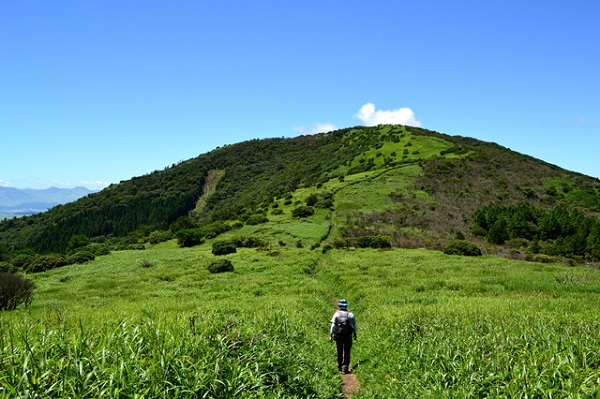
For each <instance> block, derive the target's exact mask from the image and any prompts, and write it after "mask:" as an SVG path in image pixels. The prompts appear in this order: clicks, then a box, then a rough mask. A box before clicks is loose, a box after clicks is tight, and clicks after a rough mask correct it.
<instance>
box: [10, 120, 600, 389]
mask: <svg viewBox="0 0 600 399" xmlns="http://www.w3.org/2000/svg"><path fill="white" fill-rule="evenodd" d="M599 212H600V183H599V182H598V180H597V179H592V178H590V177H586V176H583V175H579V174H576V173H572V172H567V171H564V170H562V169H560V168H557V167H556V166H553V165H549V164H546V163H544V162H542V161H539V160H536V159H533V158H531V157H527V156H524V155H521V154H516V153H514V152H512V151H510V150H508V149H506V148H503V147H501V146H499V145H497V144H494V143H484V142H480V141H477V140H474V139H469V138H464V137H460V136H448V135H444V134H440V133H436V132H431V131H426V130H423V129H418V128H411V127H405V126H378V127H369V128H362V127H357V128H350V129H343V130H339V131H336V132H332V133H328V134H320V135H315V136H303V137H298V138H293V139H269V140H251V141H248V142H244V143H239V144H236V145H232V146H225V147H223V148H218V149H216V150H214V151H212V152H210V153H207V154H203V155H201V156H199V157H197V158H195V159H192V160H188V161H185V162H182V163H180V164H178V165H172V166H171V167H169V168H166V169H165V170H164V171H156V172H153V173H151V174H149V175H146V176H142V177H137V178H134V179H132V180H130V181H126V182H122V183H120V184H118V185H113V186H111V187H109V188H107V189H105V190H103V191H102V192H100V193H97V194H94V195H90V196H88V197H86V198H82V199H81V200H79V201H77V202H75V203H72V204H67V205H64V206H59V207H56V208H53V209H52V210H51V211H49V212H45V213H43V214H38V215H35V216H31V217H24V218H19V219H12V220H9V221H4V222H2V223H0V272H3V273H6V274H7V275H9V276H10V278H13V277H14V276H27V279H28V280H29V279H31V281H32V282H33V283H34V284H35V286H36V287H37V289H36V291H35V297H32V296H30V297H28V298H27V299H26V300H24V301H22V302H21V303H19V304H17V306H12V305H11V307H10V308H11V309H12V310H11V311H4V312H1V313H0V370H2V371H0V399H1V398H12V397H39V396H44V397H57V398H59V397H60V398H62V397H115V398H116V397H144V398H159V397H165V396H168V397H172V398H195V397H203V396H204V397H219V398H234V397H235V398H238V397H242V398H243V397H247V398H268V397H273V398H275V397H287V398H294V397H296V398H309V397H313V398H330V397H339V395H340V392H341V380H340V379H339V378H336V374H335V365H334V348H333V347H332V346H331V345H329V343H328V341H327V331H328V327H329V320H330V317H331V314H332V312H333V306H334V303H335V301H334V298H341V297H344V298H347V299H348V300H349V301H350V307H351V309H352V310H353V311H354V312H355V313H356V314H357V317H358V322H359V341H358V342H357V344H356V346H355V348H356V349H355V350H354V354H353V358H354V368H355V372H356V375H357V376H358V377H359V379H360V381H361V386H362V390H361V392H360V393H358V394H357V395H356V397H358V398H361V397H364V398H372V397H415V398H444V397H447V398H482V397H488V398H500V397H542V398H545V397H548V398H550V397H600V392H599V388H598V381H599V380H600V372H599V371H598V370H599V369H600V368H599V367H600V355H599V353H600V350H599V349H600V343H599V341H598V339H597V337H598V335H599V333H600V322H599V321H598V320H600V317H598V316H599V312H598V303H599V302H598V299H600V298H599V295H600V272H599V271H598V265H599V263H600V227H599V226H600V224H599V221H598V215H599ZM267 215H268V216H267ZM442 251H444V252H445V253H442ZM223 255H226V259H224V258H223ZM457 255H460V256H457ZM233 265H235V268H233ZM224 271H226V273H223V272H224ZM2 292H4V291H2ZM0 296H1V295H0ZM25 305H29V306H28V307H27V306H25ZM15 308H16V309H15ZM6 309H8V307H6Z"/></svg>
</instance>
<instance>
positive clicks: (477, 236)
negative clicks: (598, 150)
mask: <svg viewBox="0 0 600 399" xmlns="http://www.w3.org/2000/svg"><path fill="white" fill-rule="evenodd" d="M599 185H600V183H599V182H598V180H597V179H593V178H590V177H587V176H584V175H581V174H578V173H574V172H569V171H566V170H563V169H560V168H559V167H557V166H554V165H550V164H547V163H545V162H543V161H540V160H537V159H534V158H532V157H528V156H526V155H522V154H518V153H515V152H513V151H511V150H509V149H507V148H504V147H501V146H500V145H497V144H494V143H486V142H481V141H478V140H475V139H471V138H464V137H460V136H449V135H445V134H440V133H436V132H432V131H427V130H424V129H419V128H412V127H405V126H378V127H373V128H366V127H355V128H349V129H343V130H338V131H335V132H331V133H327V134H319V135H314V136H301V137H296V138H289V139H285V138H281V139H265V140H251V141H247V142H242V143H238V144H235V145H231V146H225V147H222V148H217V149H215V150H213V151H211V152H209V153H206V154H203V155H200V156H198V157H196V158H194V159H190V160H187V161H185V162H181V163H180V164H177V165H173V166H172V167H170V168H166V169H165V170H163V171H155V172H152V173H150V174H148V175H145V176H141V177H136V178H133V179H131V180H128V181H123V182H121V183H119V184H115V185H111V186H110V187H108V188H106V189H104V190H103V191H101V192H100V193H97V194H94V195H89V196H87V197H86V198H82V199H80V200H78V201H76V202H74V203H71V204H67V205H63V206H58V207H56V208H54V209H51V210H50V211H48V212H44V213H42V214H39V215H34V216H31V217H27V218H23V219H19V220H10V221H6V222H4V223H2V224H0V242H1V243H2V244H1V245H2V247H1V249H2V253H3V254H4V255H3V256H4V258H6V257H8V256H9V255H10V254H11V253H15V252H16V251H20V250H21V251H22V250H24V249H26V248H30V249H32V250H33V251H34V252H36V253H40V254H43V253H50V252H54V253H66V252H68V251H69V250H72V249H73V248H72V247H73V245H71V247H69V242H70V240H72V238H73V237H74V236H83V237H86V238H87V239H89V240H91V241H92V242H93V243H106V242H107V241H108V242H111V243H112V244H113V247H112V248H115V244H114V243H115V241H119V243H118V245H117V248H123V247H127V246H128V245H134V244H136V243H140V242H142V243H143V242H145V241H146V240H147V239H148V236H149V235H150V234H151V233H152V232H153V231H166V230H170V231H171V232H174V233H176V232H177V231H178V230H181V229H184V228H185V229H190V228H204V229H205V230H203V231H201V233H202V232H204V233H205V232H206V231H207V230H206V228H208V226H211V225H212V224H214V223H217V222H222V223H225V224H227V225H228V226H232V225H234V224H235V223H242V224H243V223H246V222H247V221H248V220H250V222H256V221H257V220H260V218H261V216H262V217H264V218H266V219H269V220H271V219H273V220H280V221H281V220H283V219H282V218H283V217H284V216H286V215H287V216H289V215H291V213H292V211H293V209H294V208H296V207H298V206H299V205H300V204H303V205H305V204H306V201H307V199H308V198H309V197H310V198H311V199H310V202H311V203H310V205H311V206H312V207H313V208H314V209H317V210H319V212H317V216H319V215H321V216H320V217H322V218H326V219H327V220H328V222H327V223H326V224H327V228H326V229H325V231H323V235H322V236H319V237H317V239H316V241H315V242H310V243H308V245H310V246H315V245H319V246H335V247H354V246H357V245H361V243H362V244H364V243H365V242H367V241H368V239H360V237H363V236H385V237H386V240H388V241H389V243H390V245H392V246H394V247H405V248H415V247H424V248H428V249H435V250H444V249H445V248H446V247H447V245H448V244H449V243H450V242H451V241H452V240H454V239H456V238H460V239H465V240H466V241H468V242H472V243H475V244H476V245H477V246H478V247H479V248H480V249H481V250H482V251H483V253H497V254H501V255H506V256H512V257H517V258H519V257H521V258H523V257H525V255H526V254H527V253H530V254H538V253H541V254H546V255H548V256H562V257H566V258H568V259H570V260H571V261H576V262H583V261H586V262H596V261H598V260H600V253H599V252H600V250H599V247H598V243H600V230H599V228H598V226H597V220H598V219H597V215H598V213H599V212H600V195H599V193H600V191H599ZM311 196H312V197H311ZM524 207H525V208H524ZM517 209H520V211H519V212H517ZM515 214H516V215H517V216H515ZM516 219H519V220H516ZM288 220H289V221H290V222H291V224H290V225H289V226H288V227H282V229H283V230H286V229H291V230H295V229H297V228H298V223H296V221H297V220H298V219H290V218H288ZM574 221H577V223H575V224H574ZM300 225H301V224H300ZM521 225H525V226H521ZM557 226H558V227H557ZM209 230H211V229H209ZM525 230H527V231H526V232H525ZM211 231H212V233H211V234H214V229H212V230H211ZM490 231H491V233H490ZM278 234H283V233H281V232H280V233H278ZM286 237H287V239H294V238H295V237H294V233H293V232H291V233H288V234H287V236H286ZM359 241H360V242H359ZM577 243H579V244H577ZM582 243H583V244H582ZM386 245H387V243H386Z"/></svg>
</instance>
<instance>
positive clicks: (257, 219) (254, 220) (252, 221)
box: [246, 214, 269, 226]
mask: <svg viewBox="0 0 600 399" xmlns="http://www.w3.org/2000/svg"><path fill="white" fill-rule="evenodd" d="M268 221H269V218H268V217H266V216H265V215H260V214H258V215H251V216H250V217H249V218H248V219H247V220H246V224H247V225H250V226H255V225H257V224H261V223H267V222H268Z"/></svg>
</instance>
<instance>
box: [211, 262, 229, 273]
mask: <svg viewBox="0 0 600 399" xmlns="http://www.w3.org/2000/svg"><path fill="white" fill-rule="evenodd" d="M207 269H208V271H209V272H211V273H224V272H232V271H233V264H232V263H231V261H229V260H228V259H219V260H216V261H214V262H212V263H211V264H209V265H208V267H207Z"/></svg>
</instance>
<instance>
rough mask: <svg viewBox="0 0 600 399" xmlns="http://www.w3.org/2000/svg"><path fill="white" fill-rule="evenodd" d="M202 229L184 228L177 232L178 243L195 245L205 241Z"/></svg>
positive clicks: (185, 245) (181, 245) (182, 245)
mask: <svg viewBox="0 0 600 399" xmlns="http://www.w3.org/2000/svg"><path fill="white" fill-rule="evenodd" d="M203 236H204V235H203V234H202V231H200V230H198V229H184V230H179V231H177V232H176V233H175V237H177V244H179V246H180V247H193V246H195V245H200V244H202V243H203V242H204V238H203Z"/></svg>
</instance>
